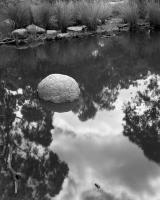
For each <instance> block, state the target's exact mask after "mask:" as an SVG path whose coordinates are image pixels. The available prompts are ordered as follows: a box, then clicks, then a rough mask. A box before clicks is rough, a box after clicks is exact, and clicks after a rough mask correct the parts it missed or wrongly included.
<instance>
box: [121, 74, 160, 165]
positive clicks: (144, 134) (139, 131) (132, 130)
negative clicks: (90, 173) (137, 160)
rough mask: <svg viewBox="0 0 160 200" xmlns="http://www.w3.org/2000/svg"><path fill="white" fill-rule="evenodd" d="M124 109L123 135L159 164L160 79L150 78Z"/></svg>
mask: <svg viewBox="0 0 160 200" xmlns="http://www.w3.org/2000/svg"><path fill="white" fill-rule="evenodd" d="M146 84H147V87H146V89H145V90H144V91H142V92H141V91H139V92H138V93H137V95H136V97H135V98H133V99H132V101H131V102H129V103H128V104H127V105H126V106H125V109H124V113H125V117H124V121H125V125H124V132H123V133H124V135H125V136H127V137H128V138H129V139H130V141H132V142H133V143H135V144H137V145H138V146H139V147H140V148H141V149H142V150H143V152H144V154H145V155H146V156H147V157H148V158H149V159H150V160H153V161H155V162H156V163H160V77H159V76H158V75H157V76H156V75H154V76H152V77H151V78H149V79H148V81H147V82H146Z"/></svg>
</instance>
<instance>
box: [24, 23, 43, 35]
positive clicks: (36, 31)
mask: <svg viewBox="0 0 160 200" xmlns="http://www.w3.org/2000/svg"><path fill="white" fill-rule="evenodd" d="M26 29H27V31H28V33H30V34H43V33H45V32H46V30H45V29H44V28H41V27H39V26H36V25H34V24H31V25H28V26H27V27H26Z"/></svg>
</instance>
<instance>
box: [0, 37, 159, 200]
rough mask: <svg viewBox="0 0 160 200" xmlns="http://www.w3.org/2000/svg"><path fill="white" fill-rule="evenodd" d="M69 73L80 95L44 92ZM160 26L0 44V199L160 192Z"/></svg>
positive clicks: (113, 199)
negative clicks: (60, 98)
mask: <svg viewBox="0 0 160 200" xmlns="http://www.w3.org/2000/svg"><path fill="white" fill-rule="evenodd" d="M52 73H61V74H67V75H69V76H72V77H73V78H75V79H76V80H77V82H78V83H79V85H80V88H81V97H80V100H79V102H78V103H74V104H63V105H58V106H57V105H51V104H49V105H48V104H46V103H44V102H43V103H42V102H41V101H39V99H38V98H37V93H36V87H37V84H38V83H39V81H40V80H42V79H43V78H44V77H46V76H47V75H49V74H52ZM159 74H160V34H148V33H146V34H137V35H129V34H123V35H120V36H116V37H113V38H105V37H91V38H88V39H83V40H78V39H75V40H72V41H58V42H54V43H46V44H44V45H41V46H39V47H36V48H28V49H25V48H21V49H17V48H15V47H7V46H1V47H0V79H1V86H0V170H1V173H0V199H2V200H17V199H18V200H30V199H34V200H48V199H52V200H148V199H150V200H159V199H160V192H159V183H160V166H159V163H160V76H159Z"/></svg>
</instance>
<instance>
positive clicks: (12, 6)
mask: <svg viewBox="0 0 160 200" xmlns="http://www.w3.org/2000/svg"><path fill="white" fill-rule="evenodd" d="M1 14H2V15H3V16H4V17H5V18H6V19H11V20H13V21H14V23H15V27H16V28H22V27H25V26H27V25H29V24H31V23H32V13H31V9H30V3H29V2H24V1H23V2H13V3H9V4H8V5H6V6H5V7H4V8H3V10H2V11H1Z"/></svg>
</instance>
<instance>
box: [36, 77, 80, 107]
mask: <svg viewBox="0 0 160 200" xmlns="http://www.w3.org/2000/svg"><path fill="white" fill-rule="evenodd" d="M38 94H39V97H40V98H41V99H43V100H46V101H50V102H53V103H65V102H73V101H74V100H77V99H78V98H79V95H80V89H79V86H78V83H77V82H76V81H75V80H74V79H73V78H72V77H69V76H67V75H62V74H51V75H49V76H47V77H46V78H44V79H43V80H42V81H41V82H40V83H39V84H38Z"/></svg>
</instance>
